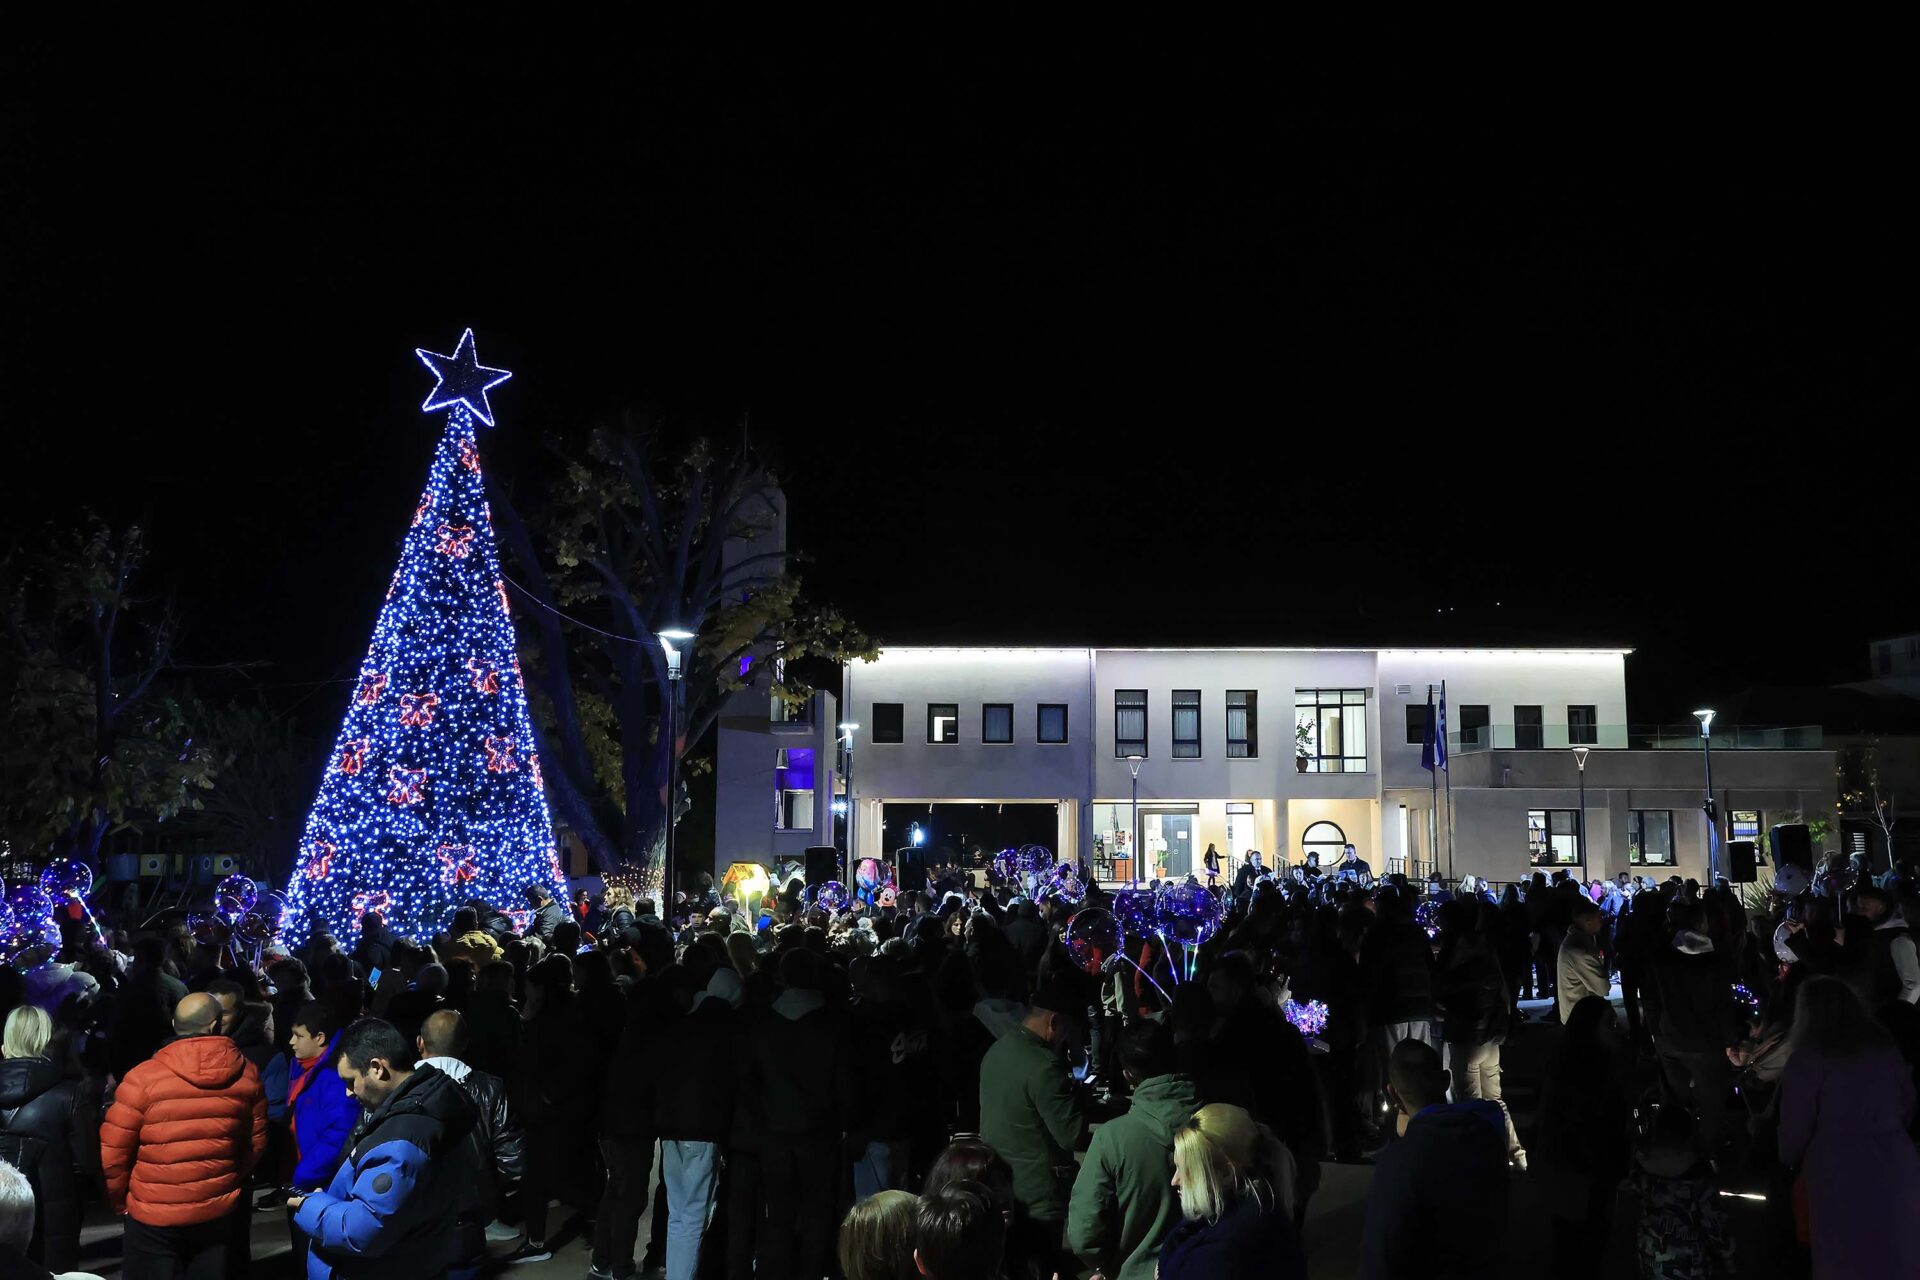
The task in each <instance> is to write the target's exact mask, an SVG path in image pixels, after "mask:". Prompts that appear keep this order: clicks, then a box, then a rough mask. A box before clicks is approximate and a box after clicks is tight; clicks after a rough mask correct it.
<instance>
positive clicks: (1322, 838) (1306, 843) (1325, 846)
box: [1300, 822, 1347, 871]
mask: <svg viewBox="0 0 1920 1280" xmlns="http://www.w3.org/2000/svg"><path fill="white" fill-rule="evenodd" d="M1346 851H1347V833H1346V832H1344V831H1342V830H1341V829H1340V828H1339V827H1338V826H1337V825H1336V824H1334V823H1331V822H1316V823H1314V824H1312V825H1311V826H1309V827H1308V828H1307V829H1306V830H1305V831H1303V832H1301V833H1300V861H1301V863H1302V864H1303V865H1305V866H1309V867H1321V868H1324V869H1325V870H1327V871H1331V870H1333V868H1334V867H1335V866H1337V865H1338V864H1339V862H1340V859H1341V858H1342V857H1344V856H1345V855H1346Z"/></svg>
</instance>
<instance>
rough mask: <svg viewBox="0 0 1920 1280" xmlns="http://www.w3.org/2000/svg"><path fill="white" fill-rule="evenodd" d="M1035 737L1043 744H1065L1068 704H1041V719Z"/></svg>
mask: <svg viewBox="0 0 1920 1280" xmlns="http://www.w3.org/2000/svg"><path fill="white" fill-rule="evenodd" d="M1036 730H1037V732H1036V734H1035V736H1036V737H1038V738H1039V740H1040V741H1042V742H1065V741H1066V740H1067V704H1066V703H1064V702H1043V703H1041V704H1040V719H1039V724H1038V725H1037V726H1036Z"/></svg>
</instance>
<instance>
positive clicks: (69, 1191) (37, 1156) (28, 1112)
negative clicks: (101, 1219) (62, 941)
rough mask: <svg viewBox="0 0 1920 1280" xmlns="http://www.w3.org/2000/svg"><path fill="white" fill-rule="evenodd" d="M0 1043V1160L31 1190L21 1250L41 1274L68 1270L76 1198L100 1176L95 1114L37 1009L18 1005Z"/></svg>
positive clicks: (75, 1237) (74, 1257)
mask: <svg viewBox="0 0 1920 1280" xmlns="http://www.w3.org/2000/svg"><path fill="white" fill-rule="evenodd" d="M4 1039H5V1050H6V1055H7V1056H6V1061H5V1062H0V1161H4V1162H5V1163H7V1164H10V1165H12V1166H14V1167H15V1168H16V1169H18V1170H20V1172H21V1173H23V1174H25V1175H26V1179H27V1182H28V1184H29V1185H30V1186H31V1187H32V1188H33V1202H32V1205H31V1207H30V1208H28V1210H27V1213H28V1214H29V1215H30V1216H31V1218H32V1225H31V1227H30V1228H29V1231H30V1235H31V1239H30V1240H23V1241H22V1243H23V1244H26V1245H27V1256H28V1257H29V1258H31V1259H33V1260H34V1261H35V1262H38V1263H40V1264H41V1265H42V1266H44V1267H46V1268H47V1269H48V1270H49V1271H53V1272H64V1271H71V1270H73V1269H74V1268H75V1267H77V1266H78V1265H79V1259H80V1207H81V1197H82V1193H83V1191H84V1189H85V1187H86V1185H87V1184H88V1183H90V1182H92V1181H94V1180H96V1179H97V1178H98V1177H99V1173H100V1136H99V1135H100V1116H99V1114H98V1108H96V1107H95V1106H94V1104H93V1103H92V1101H91V1100H90V1099H89V1098H88V1096H87V1095H86V1094H85V1093H84V1092H82V1091H81V1090H80V1088H79V1087H78V1086H77V1085H75V1084H74V1083H73V1082H72V1081H70V1080H68V1079H67V1078H66V1072H65V1071H64V1070H63V1060H64V1058H65V1057H66V1055H65V1054H64V1053H63V1052H61V1051H60V1050H61V1047H62V1045H63V1040H62V1039H61V1038H59V1037H56V1036H55V1034H54V1026H53V1020H52V1019H51V1018H49V1017H47V1014H46V1011H45V1010H44V1009H39V1008H36V1007H35V1006H33V1005H22V1006H21V1007H20V1008H18V1009H15V1010H14V1011H13V1012H12V1013H10V1014H8V1015H7V1023H6V1030H5V1035H4ZM49 1051H51V1052H52V1056H49Z"/></svg>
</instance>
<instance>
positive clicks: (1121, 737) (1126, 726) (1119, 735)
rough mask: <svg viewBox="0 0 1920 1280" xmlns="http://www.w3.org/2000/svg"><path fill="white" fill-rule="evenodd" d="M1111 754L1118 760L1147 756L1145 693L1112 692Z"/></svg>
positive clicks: (1137, 691)
mask: <svg viewBox="0 0 1920 1280" xmlns="http://www.w3.org/2000/svg"><path fill="white" fill-rule="evenodd" d="M1113 754H1114V755H1115V756H1116V757H1117V758H1119V759H1122V760H1124V759H1126V758H1127V757H1128V756H1144V755H1145V754H1147V691H1146V690H1145V689H1115V690H1114V691H1113Z"/></svg>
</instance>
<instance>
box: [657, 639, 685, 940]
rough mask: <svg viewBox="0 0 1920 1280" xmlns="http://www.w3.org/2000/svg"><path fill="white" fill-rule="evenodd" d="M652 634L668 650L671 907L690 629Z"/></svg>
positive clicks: (666, 873) (664, 885) (666, 861)
mask: <svg viewBox="0 0 1920 1280" xmlns="http://www.w3.org/2000/svg"><path fill="white" fill-rule="evenodd" d="M654 634H655V635H657V636H659V637H660V647H661V648H662V649H664V650H666V653H667V848H666V852H665V854H664V855H663V856H662V857H661V859H660V898H661V901H663V902H665V903H667V904H668V908H669V910H671V906H672V902H673V827H674V817H675V814H674V810H675V809H676V808H677V807H678V805H679V800H680V675H681V658H682V657H683V656H684V655H685V653H686V651H687V649H689V648H691V647H692V644H693V632H691V631H689V630H687V629H686V628H685V627H662V628H660V630H658V631H656V632H654Z"/></svg>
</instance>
